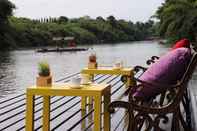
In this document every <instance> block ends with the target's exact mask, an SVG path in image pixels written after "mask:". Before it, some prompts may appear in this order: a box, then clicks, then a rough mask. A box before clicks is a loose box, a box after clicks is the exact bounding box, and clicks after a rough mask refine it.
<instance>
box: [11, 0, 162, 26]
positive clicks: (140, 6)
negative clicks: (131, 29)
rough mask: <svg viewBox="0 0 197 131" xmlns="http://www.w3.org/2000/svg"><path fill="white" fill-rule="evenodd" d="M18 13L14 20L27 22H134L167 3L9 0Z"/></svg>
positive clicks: (153, 0) (152, 0) (158, 0)
mask: <svg viewBox="0 0 197 131" xmlns="http://www.w3.org/2000/svg"><path fill="white" fill-rule="evenodd" d="M10 1H12V2H13V3H14V4H15V5H16V7H17V9H16V10H15V11H14V15H15V16H19V17H28V18H41V17H49V16H51V17H59V16H67V17H68V18H77V17H81V16H85V15H88V16H90V17H92V18H96V17H97V16H102V17H104V18H106V17H108V16H109V15H113V16H115V17H116V18H117V19H126V20H131V21H133V22H136V21H143V22H144V21H147V20H148V19H149V18H150V17H151V16H152V15H153V14H154V13H155V11H156V9H157V8H158V7H159V6H160V5H161V3H162V2H163V1H164V0H10Z"/></svg>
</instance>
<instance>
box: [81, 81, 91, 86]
mask: <svg viewBox="0 0 197 131" xmlns="http://www.w3.org/2000/svg"><path fill="white" fill-rule="evenodd" d="M90 84H92V82H91V81H90V82H87V83H81V85H90Z"/></svg>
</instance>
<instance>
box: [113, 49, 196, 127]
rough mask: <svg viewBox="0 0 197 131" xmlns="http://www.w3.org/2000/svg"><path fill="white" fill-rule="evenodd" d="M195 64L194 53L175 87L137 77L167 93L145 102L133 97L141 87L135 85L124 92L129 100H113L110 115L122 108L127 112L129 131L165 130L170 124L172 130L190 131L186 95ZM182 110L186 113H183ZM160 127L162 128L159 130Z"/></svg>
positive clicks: (187, 98) (138, 67)
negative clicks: (134, 91)
mask: <svg viewBox="0 0 197 131" xmlns="http://www.w3.org/2000/svg"><path fill="white" fill-rule="evenodd" d="M196 64H197V53H196V52H194V53H193V55H192V58H191V60H190V63H189V65H188V67H187V70H186V71H185V73H184V75H183V76H182V79H181V80H180V81H178V82H177V83H176V84H175V85H161V84H159V83H147V82H144V81H141V80H139V79H137V78H135V80H136V81H137V82H140V83H143V85H148V86H158V87H161V88H165V89H166V90H165V91H163V92H161V93H160V94H158V95H157V96H155V97H154V98H151V99H148V100H145V101H144V100H140V99H135V98H134V97H133V96H132V93H133V92H132V90H133V88H138V87H139V86H142V85H141V84H140V85H139V84H137V85H136V86H134V87H131V88H129V89H128V90H127V92H126V94H128V96H129V99H128V101H114V102H112V103H111V104H110V105H109V112H110V113H113V112H115V108H125V109H126V110H127V111H128V115H129V116H128V117H129V125H128V131H144V130H145V131H149V130H150V131H152V130H154V131H165V130H166V129H164V128H165V125H167V124H169V123H170V125H171V126H170V129H171V131H180V128H182V129H184V130H185V131H191V130H192V129H191V125H190V123H191V119H190V109H189V97H188V93H187V85H188V82H189V80H190V78H191V76H192V74H193V72H194V70H195V67H196ZM140 69H141V70H143V71H145V70H146V69H147V68H144V67H141V66H136V67H135V68H134V70H135V71H136V72H138V71H139V70H140ZM182 111H184V112H185V114H184V113H182ZM161 125H163V127H164V128H163V127H161Z"/></svg>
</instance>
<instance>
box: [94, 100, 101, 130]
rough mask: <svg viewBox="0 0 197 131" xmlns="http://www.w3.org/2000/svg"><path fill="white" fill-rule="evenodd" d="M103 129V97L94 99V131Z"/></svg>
mask: <svg viewBox="0 0 197 131" xmlns="http://www.w3.org/2000/svg"><path fill="white" fill-rule="evenodd" d="M100 129H101V96H95V97H94V131H100Z"/></svg>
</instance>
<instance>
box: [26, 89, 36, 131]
mask: <svg viewBox="0 0 197 131" xmlns="http://www.w3.org/2000/svg"><path fill="white" fill-rule="evenodd" d="M26 99H27V100H26V117H25V119H26V123H25V124H26V128H25V130H26V131H33V130H34V96H33V95H30V94H28V92H27V98H26Z"/></svg>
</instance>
